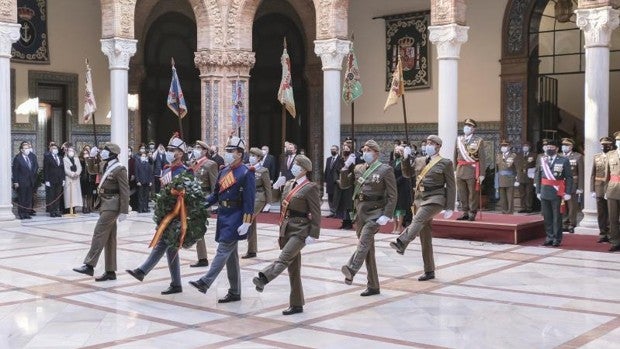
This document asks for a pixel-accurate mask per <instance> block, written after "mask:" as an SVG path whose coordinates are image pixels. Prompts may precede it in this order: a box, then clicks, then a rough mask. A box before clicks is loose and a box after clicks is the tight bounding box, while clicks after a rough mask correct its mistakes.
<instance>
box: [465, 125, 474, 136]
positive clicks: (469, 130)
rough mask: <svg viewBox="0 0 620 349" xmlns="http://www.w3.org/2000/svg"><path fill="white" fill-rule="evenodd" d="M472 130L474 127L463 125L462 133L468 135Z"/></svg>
mask: <svg viewBox="0 0 620 349" xmlns="http://www.w3.org/2000/svg"><path fill="white" fill-rule="evenodd" d="M473 131H474V129H473V128H472V127H471V126H464V127H463V133H464V134H465V135H466V136H469V135H470V134H471V133H472V132H473Z"/></svg>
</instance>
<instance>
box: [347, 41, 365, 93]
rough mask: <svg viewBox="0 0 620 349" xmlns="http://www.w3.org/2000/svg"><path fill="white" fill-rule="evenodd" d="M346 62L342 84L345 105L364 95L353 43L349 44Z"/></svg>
mask: <svg viewBox="0 0 620 349" xmlns="http://www.w3.org/2000/svg"><path fill="white" fill-rule="evenodd" d="M346 62H347V63H346V64H347V70H346V71H345V73H344V82H343V84H342V100H343V101H344V102H345V103H346V104H351V103H352V102H353V101H355V100H356V99H357V98H359V97H360V96H361V95H362V93H364V90H363V89H362V82H361V81H360V70H359V67H358V66H357V57H356V56H355V52H354V51H353V43H351V48H350V50H349V54H348V55H347V60H346Z"/></svg>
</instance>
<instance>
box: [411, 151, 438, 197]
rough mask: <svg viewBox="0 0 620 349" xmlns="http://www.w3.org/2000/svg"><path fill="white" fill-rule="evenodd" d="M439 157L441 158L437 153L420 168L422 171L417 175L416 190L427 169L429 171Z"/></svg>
mask: <svg viewBox="0 0 620 349" xmlns="http://www.w3.org/2000/svg"><path fill="white" fill-rule="evenodd" d="M441 159H443V158H442V157H441V156H439V155H437V156H436V157H435V158H434V159H433V160H431V161H430V162H429V163H428V164H426V166H424V168H423V169H422V172H420V174H419V175H418V183H417V185H416V186H415V190H416V191H418V189H419V188H420V185H421V184H422V180H424V177H426V174H427V173H428V171H430V170H431V168H432V167H433V166H435V165H436V164H437V163H438V162H439V161H440V160H441Z"/></svg>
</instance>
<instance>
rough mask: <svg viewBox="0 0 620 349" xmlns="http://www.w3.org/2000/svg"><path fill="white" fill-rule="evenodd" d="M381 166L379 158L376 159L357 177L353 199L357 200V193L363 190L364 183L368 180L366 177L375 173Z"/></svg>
mask: <svg viewBox="0 0 620 349" xmlns="http://www.w3.org/2000/svg"><path fill="white" fill-rule="evenodd" d="M379 166H381V163H380V162H379V160H375V162H374V163H373V164H372V166H370V167H368V168H367V169H366V171H365V172H364V174H363V175H362V176H361V177H360V178H358V179H357V182H356V183H355V189H354V190H353V200H355V198H356V197H357V194H359V193H360V190H362V184H363V183H364V182H366V178H368V176H370V174H371V173H373V172H374V171H375V170H376V169H377V168H379Z"/></svg>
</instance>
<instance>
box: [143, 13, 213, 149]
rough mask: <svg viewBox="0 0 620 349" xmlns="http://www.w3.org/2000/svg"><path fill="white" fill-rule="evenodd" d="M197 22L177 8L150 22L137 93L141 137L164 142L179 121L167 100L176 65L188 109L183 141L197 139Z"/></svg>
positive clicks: (198, 112)
mask: <svg viewBox="0 0 620 349" xmlns="http://www.w3.org/2000/svg"><path fill="white" fill-rule="evenodd" d="M194 52H196V23H194V22H193V21H192V20H191V19H190V18H188V17H186V16H184V15H182V14H180V13H176V12H168V13H166V14H164V15H162V16H160V17H159V18H157V20H155V21H154V22H153V24H152V25H151V26H150V28H149V30H148V34H147V35H146V40H145V44H144V68H145V78H144V80H143V82H142V86H141V93H140V99H141V100H140V107H141V109H142V134H143V135H146V136H145V137H143V141H150V140H154V141H155V142H157V143H163V144H166V143H167V142H168V140H169V139H170V136H171V134H172V132H173V131H176V130H179V121H178V118H177V117H176V115H175V114H173V113H172V112H171V111H170V109H168V106H167V104H166V99H167V96H168V90H169V88H170V80H171V74H172V69H171V66H170V59H171V57H174V61H175V67H176V70H177V74H178V76H179V80H180V82H181V87H182V89H183V94H184V96H185V102H186V104H187V108H188V113H187V115H186V116H185V117H184V118H183V119H182V122H183V138H184V140H185V141H186V142H193V141H195V140H197V139H200V108H201V105H200V79H199V74H200V73H199V71H198V69H196V67H195V65H194Z"/></svg>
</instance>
